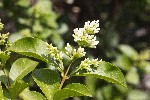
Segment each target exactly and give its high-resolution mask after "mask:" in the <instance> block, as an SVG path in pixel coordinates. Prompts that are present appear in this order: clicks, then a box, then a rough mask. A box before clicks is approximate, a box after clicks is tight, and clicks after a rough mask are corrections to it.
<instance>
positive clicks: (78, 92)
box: [54, 83, 92, 100]
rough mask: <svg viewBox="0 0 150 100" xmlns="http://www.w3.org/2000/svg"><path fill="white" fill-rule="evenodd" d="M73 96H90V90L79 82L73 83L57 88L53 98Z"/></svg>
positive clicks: (56, 99) (55, 99)
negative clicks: (60, 88)
mask: <svg viewBox="0 0 150 100" xmlns="http://www.w3.org/2000/svg"><path fill="white" fill-rule="evenodd" d="M74 96H90V97H92V94H91V92H90V91H89V89H88V88H87V87H86V86H85V85H83V84H79V83H73V84H69V85H67V86H66V87H65V88H63V89H62V90H58V91H57V92H56V93H55V95H54V100H62V99H65V98H68V97H74Z"/></svg>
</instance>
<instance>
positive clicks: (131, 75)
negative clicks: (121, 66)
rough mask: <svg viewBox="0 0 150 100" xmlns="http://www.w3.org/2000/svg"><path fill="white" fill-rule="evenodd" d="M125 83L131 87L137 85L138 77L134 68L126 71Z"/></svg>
mask: <svg viewBox="0 0 150 100" xmlns="http://www.w3.org/2000/svg"><path fill="white" fill-rule="evenodd" d="M126 81H127V82H128V83H130V84H133V85H138V84H139V83H140V77H139V74H138V71H137V69H136V68H134V67H132V68H131V69H130V70H129V71H128V73H127V75H126Z"/></svg>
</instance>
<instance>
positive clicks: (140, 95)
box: [127, 89, 150, 100]
mask: <svg viewBox="0 0 150 100" xmlns="http://www.w3.org/2000/svg"><path fill="white" fill-rule="evenodd" d="M149 98H150V96H149V95H148V94H147V93H146V92H144V91H142V90H136V89H135V90H131V91H130V92H129V93H128V97H127V100H149Z"/></svg>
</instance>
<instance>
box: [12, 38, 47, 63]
mask: <svg viewBox="0 0 150 100" xmlns="http://www.w3.org/2000/svg"><path fill="white" fill-rule="evenodd" d="M46 48H47V44H46V42H44V41H42V40H40V39H37V38H33V37H26V38H22V39H19V40H17V41H16V42H14V43H13V44H12V46H11V47H10V48H9V50H11V51H13V52H17V53H20V54H22V55H26V56H29V57H34V58H37V59H40V60H42V61H45V62H48V60H47V59H46V58H47V57H46V56H47V54H48V50H47V49H46Z"/></svg>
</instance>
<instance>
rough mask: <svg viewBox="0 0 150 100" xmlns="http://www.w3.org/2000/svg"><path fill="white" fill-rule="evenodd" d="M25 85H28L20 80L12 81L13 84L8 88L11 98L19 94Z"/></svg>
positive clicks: (13, 99) (13, 98)
mask: <svg viewBox="0 0 150 100" xmlns="http://www.w3.org/2000/svg"><path fill="white" fill-rule="evenodd" d="M27 87H28V84H27V83H24V82H22V81H18V80H17V81H15V82H13V84H12V85H11V87H10V88H9V92H10V95H11V99H12V100H15V99H16V98H17V97H18V96H19V94H20V93H21V92H22V91H23V90H24V89H25V88H27Z"/></svg>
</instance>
